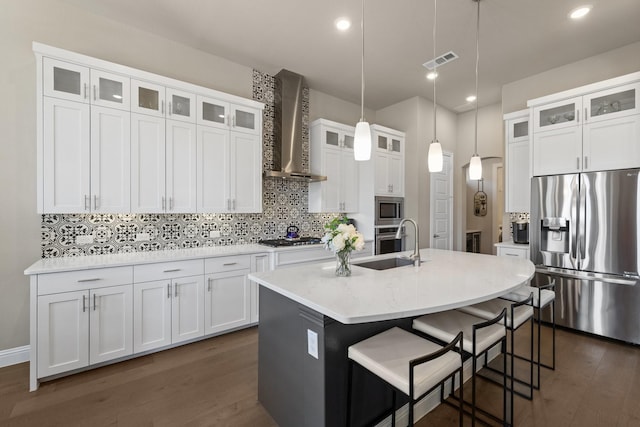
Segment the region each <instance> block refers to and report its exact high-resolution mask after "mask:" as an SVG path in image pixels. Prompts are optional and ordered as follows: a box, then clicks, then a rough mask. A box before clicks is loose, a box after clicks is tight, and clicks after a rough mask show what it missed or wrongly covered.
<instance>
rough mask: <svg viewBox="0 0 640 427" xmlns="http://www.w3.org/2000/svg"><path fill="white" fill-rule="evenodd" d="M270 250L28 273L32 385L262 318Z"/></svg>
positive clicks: (34, 387) (242, 325) (236, 327)
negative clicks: (261, 282)
mask: <svg viewBox="0 0 640 427" xmlns="http://www.w3.org/2000/svg"><path fill="white" fill-rule="evenodd" d="M269 267H270V256H269V254H268V253H256V254H242V255H229V256H221V257H211V258H206V259H202V258H200V259H186V260H181V261H170V262H158V263H152V264H135V265H129V266H120V267H107V268H96V269H91V268H89V269H83V270H75V271H65V272H60V273H46V274H44V273H43V274H35V275H32V276H31V295H32V298H31V310H32V314H31V319H32V322H31V348H32V354H31V383H30V389H31V390H35V389H37V387H38V379H40V378H45V377H50V376H52V375H57V374H62V373H65V372H70V371H74V370H78V369H82V368H87V367H91V365H96V364H101V363H104V362H108V361H110V360H115V359H121V358H125V357H131V356H133V355H136V354H140V353H146V352H152V351H154V350H155V351H157V350H158V349H163V348H168V347H171V346H174V345H176V344H179V343H183V342H189V341H194V340H197V339H199V338H202V337H205V336H209V335H214V334H220V333H224V332H226V331H230V330H234V329H238V328H241V327H246V326H248V325H250V324H254V323H256V322H257V321H258V301H257V298H258V292H257V285H256V284H255V283H254V282H251V281H249V278H248V277H247V275H248V274H249V272H251V271H266V270H268V269H269Z"/></svg>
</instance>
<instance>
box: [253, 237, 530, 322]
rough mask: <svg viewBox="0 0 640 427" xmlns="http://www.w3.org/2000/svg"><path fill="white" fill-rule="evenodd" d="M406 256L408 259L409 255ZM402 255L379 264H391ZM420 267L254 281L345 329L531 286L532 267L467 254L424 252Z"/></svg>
mask: <svg viewBox="0 0 640 427" xmlns="http://www.w3.org/2000/svg"><path fill="white" fill-rule="evenodd" d="M404 254H408V252H405V253H404ZM397 255H398V254H388V255H381V256H378V257H375V258H391V257H394V256H397ZM420 255H421V258H422V260H423V262H422V265H421V266H420V267H414V266H407V267H398V268H392V269H389V270H382V271H377V270H372V269H367V268H364V267H359V266H358V265H357V262H361V261H365V260H370V259H371V258H363V259H358V260H357V261H355V262H354V264H353V267H352V274H351V276H350V277H336V276H335V273H334V271H335V261H334V262H328V263H319V264H312V265H305V266H300V267H293V268H288V269H282V270H274V271H268V272H262V273H252V274H250V275H249V279H251V280H254V281H256V282H258V283H259V284H260V285H262V286H264V287H265V288H268V289H271V290H273V291H275V292H277V293H279V294H281V295H284V296H286V297H288V298H290V299H292V300H294V301H296V302H298V303H300V304H302V305H305V306H307V307H309V308H311V309H312V310H315V311H317V312H319V313H322V314H324V315H325V316H328V317H331V318H333V319H335V320H337V321H339V322H341V323H345V324H350V323H364V322H374V321H380V320H390V319H398V318H403V317H413V316H419V315H422V314H427V313H434V312H438V311H444V310H449V309H453V308H458V307H462V306H465V305H469V304H475V303H478V302H482V301H486V300H489V299H491V298H495V297H497V296H500V295H502V294H504V293H506V292H509V291H511V290H513V289H515V288H517V287H519V286H522V285H524V284H527V283H528V282H529V280H530V279H531V278H532V277H533V275H534V273H535V268H534V265H533V264H532V263H531V261H529V260H526V259H523V258H511V257H496V256H493V255H482V254H472V253H466V252H456V251H444V250H438V249H421V250H420Z"/></svg>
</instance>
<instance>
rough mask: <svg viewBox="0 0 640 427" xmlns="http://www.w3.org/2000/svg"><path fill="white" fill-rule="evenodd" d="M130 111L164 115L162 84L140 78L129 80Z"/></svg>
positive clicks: (157, 115)
mask: <svg viewBox="0 0 640 427" xmlns="http://www.w3.org/2000/svg"><path fill="white" fill-rule="evenodd" d="M131 112H132V113H140V114H146V115H149V116H156V117H164V115H165V89H164V86H160V85H157V84H155V83H150V82H145V81H140V80H131Z"/></svg>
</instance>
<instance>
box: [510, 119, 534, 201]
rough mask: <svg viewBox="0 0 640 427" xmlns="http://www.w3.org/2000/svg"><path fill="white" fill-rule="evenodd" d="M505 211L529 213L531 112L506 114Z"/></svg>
mask: <svg viewBox="0 0 640 427" xmlns="http://www.w3.org/2000/svg"><path fill="white" fill-rule="evenodd" d="M504 119H505V135H506V144H505V155H506V158H507V162H506V166H505V178H506V179H505V187H506V189H505V190H506V191H505V211H506V212H529V206H530V200H529V197H530V194H531V189H530V181H531V173H530V166H529V165H530V161H529V159H530V157H529V110H523V111H518V112H515V113H510V114H506V115H505V116H504Z"/></svg>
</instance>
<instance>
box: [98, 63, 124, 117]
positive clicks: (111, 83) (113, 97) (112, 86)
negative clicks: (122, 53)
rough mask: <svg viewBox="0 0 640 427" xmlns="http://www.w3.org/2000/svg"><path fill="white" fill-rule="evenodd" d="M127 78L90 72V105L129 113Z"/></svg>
mask: <svg viewBox="0 0 640 427" xmlns="http://www.w3.org/2000/svg"><path fill="white" fill-rule="evenodd" d="M129 83H130V79H129V77H125V76H121V75H118V74H112V73H107V72H104V71H99V70H93V69H92V70H91V103H92V104H94V105H100V106H103V107H109V108H117V109H118V110H126V111H129V106H130V99H131V98H130V95H129Z"/></svg>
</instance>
